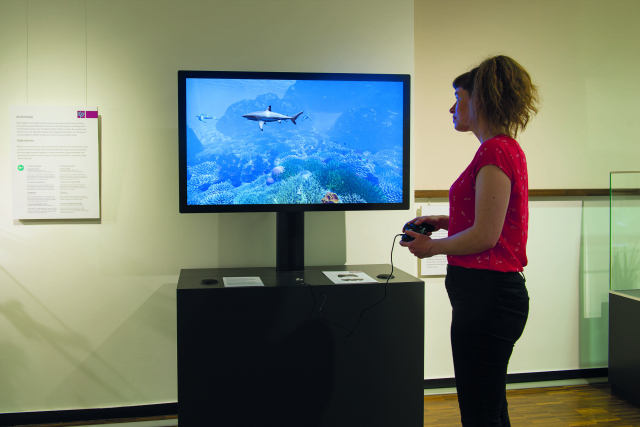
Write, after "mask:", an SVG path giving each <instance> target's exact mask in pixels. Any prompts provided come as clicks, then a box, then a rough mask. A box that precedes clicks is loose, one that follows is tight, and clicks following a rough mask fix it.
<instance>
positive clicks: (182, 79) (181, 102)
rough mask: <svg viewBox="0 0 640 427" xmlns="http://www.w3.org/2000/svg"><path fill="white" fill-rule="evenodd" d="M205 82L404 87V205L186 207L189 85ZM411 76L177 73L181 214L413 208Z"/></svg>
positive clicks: (228, 72) (229, 72)
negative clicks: (375, 83) (388, 83)
mask: <svg viewBox="0 0 640 427" xmlns="http://www.w3.org/2000/svg"><path fill="white" fill-rule="evenodd" d="M191 78H202V79H213V78H216V79H261V80H333V81H378V82H380V81H391V82H402V83H403V118H402V120H403V124H402V132H403V142H402V143H403V152H402V153H403V159H402V169H403V170H402V175H403V176H402V202H401V203H350V204H345V203H337V204H253V205H189V204H187V121H186V120H187V116H186V81H187V79H191ZM410 83H411V77H410V75H408V74H347V73H283V72H236V71H178V135H179V138H178V140H179V145H178V158H179V167H178V170H179V180H178V182H179V205H180V213H222V212H306V211H360V210H407V209H409V204H410V194H409V191H410V177H411V174H410V165H409V162H410V152H409V150H410V105H411V102H410V94H411V87H410Z"/></svg>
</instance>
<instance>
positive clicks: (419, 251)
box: [400, 217, 438, 258]
mask: <svg viewBox="0 0 640 427" xmlns="http://www.w3.org/2000/svg"><path fill="white" fill-rule="evenodd" d="M423 218H424V217H423ZM429 224H431V223H429ZM405 233H406V234H407V236H411V237H414V238H415V239H414V240H412V241H410V242H405V241H400V246H404V247H405V248H407V249H409V252H411V253H412V254H413V255H415V256H417V257H418V258H430V257H432V256H434V255H438V254H437V252H436V248H435V246H436V242H437V240H434V239H432V238H431V237H429V236H427V235H424V234H420V233H416V232H415V231H411V230H406V231H405ZM428 234H431V233H428Z"/></svg>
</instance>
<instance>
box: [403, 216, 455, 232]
mask: <svg viewBox="0 0 640 427" xmlns="http://www.w3.org/2000/svg"><path fill="white" fill-rule="evenodd" d="M409 222H412V223H414V224H416V225H420V224H422V223H425V222H426V223H427V224H431V225H433V226H434V227H435V230H434V231H438V230H440V229H443V230H448V229H449V215H427V216H419V217H417V218H414V219H412V220H411V221H409ZM404 229H405V227H402V231H404Z"/></svg>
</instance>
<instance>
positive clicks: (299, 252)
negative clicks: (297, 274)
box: [276, 212, 304, 271]
mask: <svg viewBox="0 0 640 427" xmlns="http://www.w3.org/2000/svg"><path fill="white" fill-rule="evenodd" d="M276 270H277V271H302V270H304V212H277V213H276Z"/></svg>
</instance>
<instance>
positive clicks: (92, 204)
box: [10, 105, 100, 219]
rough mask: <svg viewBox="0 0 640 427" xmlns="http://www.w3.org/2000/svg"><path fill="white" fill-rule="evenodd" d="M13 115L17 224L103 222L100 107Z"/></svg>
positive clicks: (36, 109) (25, 109)
mask: <svg viewBox="0 0 640 427" xmlns="http://www.w3.org/2000/svg"><path fill="white" fill-rule="evenodd" d="M10 114H11V181H12V185H11V187H12V192H13V218H14V219H73V218H100V188H99V186H100V173H99V170H100V166H99V159H98V107H41V106H15V105H14V106H11V108H10Z"/></svg>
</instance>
